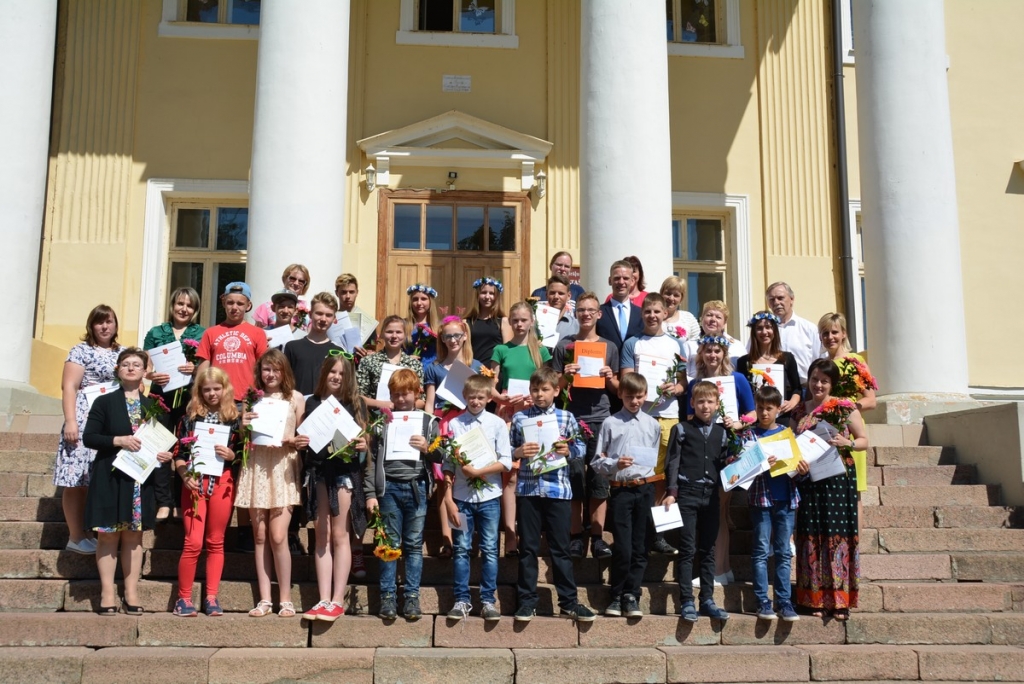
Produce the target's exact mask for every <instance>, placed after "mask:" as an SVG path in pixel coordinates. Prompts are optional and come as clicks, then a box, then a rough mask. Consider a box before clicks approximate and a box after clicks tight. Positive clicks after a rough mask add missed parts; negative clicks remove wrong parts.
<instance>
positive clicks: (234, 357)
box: [196, 322, 267, 401]
mask: <svg viewBox="0 0 1024 684" xmlns="http://www.w3.org/2000/svg"><path fill="white" fill-rule="evenodd" d="M265 351H267V335H266V333H264V332H263V331H262V330H261V329H259V328H257V327H256V326H255V325H252V324H251V323H245V322H242V323H239V324H238V325H224V324H223V323H220V324H217V325H215V326H213V327H212V328H207V329H206V332H204V333H203V339H202V340H200V342H199V351H197V352H196V356H197V357H199V358H200V359H205V360H207V361H209V362H210V365H211V366H216V367H217V368H220V369H221V370H223V371H224V372H225V373H227V374H228V377H229V378H230V379H231V386H232V387H233V388H234V390H235V401H242V399H244V398H245V393H246V392H247V391H248V390H249V388H250V387H252V386H253V383H254V381H255V376H254V372H255V370H256V362H257V361H258V360H259V358H260V357H261V356H263V352H265Z"/></svg>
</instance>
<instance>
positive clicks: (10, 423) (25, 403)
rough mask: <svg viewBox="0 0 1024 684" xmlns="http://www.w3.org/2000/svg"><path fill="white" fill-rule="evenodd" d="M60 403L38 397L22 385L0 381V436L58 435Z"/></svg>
mask: <svg viewBox="0 0 1024 684" xmlns="http://www.w3.org/2000/svg"><path fill="white" fill-rule="evenodd" d="M63 424H64V410H63V408H62V407H61V401H60V399H56V398H54V397H48V396H46V395H45V394H40V393H39V392H38V391H37V390H36V388H35V387H33V386H32V385H29V384H27V383H24V382H12V381H10V380H0V432H47V433H56V432H60V429H61V426H62V425H63Z"/></svg>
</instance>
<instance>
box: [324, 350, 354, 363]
mask: <svg viewBox="0 0 1024 684" xmlns="http://www.w3.org/2000/svg"><path fill="white" fill-rule="evenodd" d="M327 355H328V356H331V357H338V356H340V357H342V358H345V359H348V360H349V361H351V360H352V359H354V358H355V356H353V355H352V353H351V352H347V351H345V350H344V349H331V350H330V351H328V352H327Z"/></svg>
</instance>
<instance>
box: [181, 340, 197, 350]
mask: <svg viewBox="0 0 1024 684" xmlns="http://www.w3.org/2000/svg"><path fill="white" fill-rule="evenodd" d="M182 344H184V345H185V346H186V347H192V348H193V349H199V342H197V341H196V340H189V339H186V340H183V341H182Z"/></svg>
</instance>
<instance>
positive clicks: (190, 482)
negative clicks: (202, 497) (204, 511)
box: [182, 476, 199, 492]
mask: <svg viewBox="0 0 1024 684" xmlns="http://www.w3.org/2000/svg"><path fill="white" fill-rule="evenodd" d="M182 481H183V482H184V483H185V487H186V488H187V489H188V490H189V491H190V492H198V491H199V480H198V479H197V478H195V477H191V476H185V477H183V478H182Z"/></svg>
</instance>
